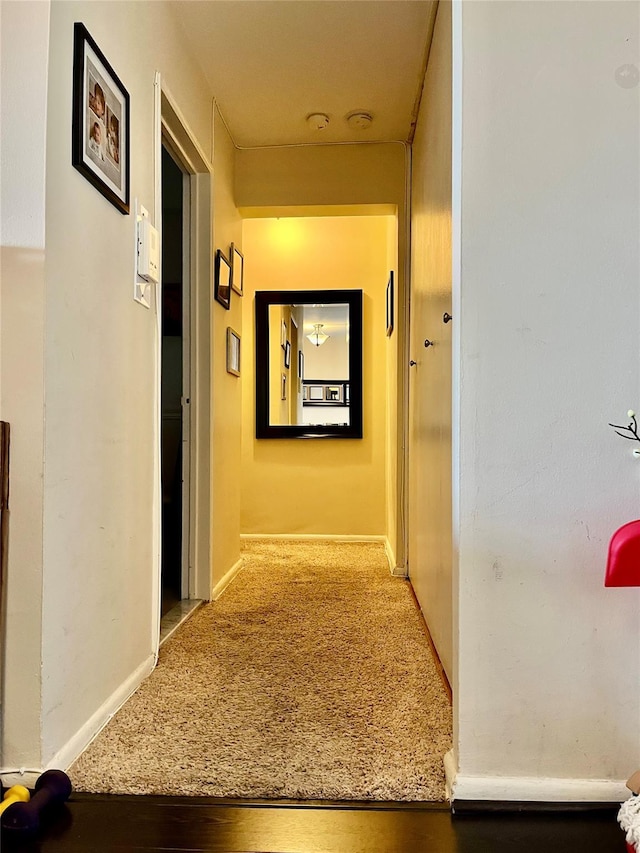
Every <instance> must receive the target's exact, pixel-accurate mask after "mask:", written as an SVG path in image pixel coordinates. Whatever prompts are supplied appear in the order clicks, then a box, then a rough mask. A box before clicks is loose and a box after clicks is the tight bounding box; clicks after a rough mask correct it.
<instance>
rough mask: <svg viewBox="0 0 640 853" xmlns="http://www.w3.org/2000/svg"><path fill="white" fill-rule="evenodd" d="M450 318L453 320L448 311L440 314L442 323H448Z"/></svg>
mask: <svg viewBox="0 0 640 853" xmlns="http://www.w3.org/2000/svg"><path fill="white" fill-rule="evenodd" d="M452 320H453V317H452V316H451V314H449V312H448V311H445V312H444V314H443V315H442V322H443V323H450V322H451V321H452Z"/></svg>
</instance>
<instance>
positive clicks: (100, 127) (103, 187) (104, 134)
mask: <svg viewBox="0 0 640 853" xmlns="http://www.w3.org/2000/svg"><path fill="white" fill-rule="evenodd" d="M129 113H130V110H129V93H128V92H127V90H126V89H125V88H124V86H123V85H122V83H121V81H120V78H119V77H118V76H117V74H116V73H115V71H114V70H113V68H112V67H111V66H110V65H109V63H108V62H107V60H106V58H105V56H104V54H103V53H102V51H101V50H100V48H99V47H98V45H97V44H96V43H95V41H94V40H93V39H92V38H91V36H90V35H89V31H88V30H87V28H86V27H85V26H84V24H81V23H79V22H76V23H75V24H74V30H73V118H72V126H71V134H72V139H71V163H72V165H73V166H74V167H75V168H76V169H77V170H78V171H79V172H80V173H81V174H82V175H84V177H85V178H86V179H87V180H88V181H89V182H90V183H92V184H93V185H94V187H95V188H96V189H97V190H99V191H100V192H101V193H102V195H103V196H104V197H105V198H106V199H107V200H108V201H110V202H111V204H113V205H114V207H117V208H118V210H119V211H120V213H124V214H128V213H129V137H130V132H129Z"/></svg>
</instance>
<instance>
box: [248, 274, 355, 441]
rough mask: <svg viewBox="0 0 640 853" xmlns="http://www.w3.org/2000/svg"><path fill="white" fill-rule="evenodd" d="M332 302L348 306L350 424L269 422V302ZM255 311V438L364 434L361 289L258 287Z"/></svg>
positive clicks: (293, 303) (301, 303)
mask: <svg viewBox="0 0 640 853" xmlns="http://www.w3.org/2000/svg"><path fill="white" fill-rule="evenodd" d="M331 304H347V305H348V306H349V385H350V401H349V408H350V415H349V420H350V423H349V425H348V426H314V427H309V426H305V425H304V424H292V425H289V424H286V425H282V426H276V425H274V424H270V423H269V306H270V305H331ZM255 311H256V343H255V346H256V438H362V291H361V290H259V291H256V302H255ZM296 357H297V356H296Z"/></svg>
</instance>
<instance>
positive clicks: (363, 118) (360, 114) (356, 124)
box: [346, 110, 373, 130]
mask: <svg viewBox="0 0 640 853" xmlns="http://www.w3.org/2000/svg"><path fill="white" fill-rule="evenodd" d="M346 119H347V124H348V125H349V127H351V128H353V129H354V130H368V129H369V128H370V127H371V124H372V122H373V116H372V115H371V113H366V112H364V111H363V110H355V112H352V113H349V115H348V116H347V117H346Z"/></svg>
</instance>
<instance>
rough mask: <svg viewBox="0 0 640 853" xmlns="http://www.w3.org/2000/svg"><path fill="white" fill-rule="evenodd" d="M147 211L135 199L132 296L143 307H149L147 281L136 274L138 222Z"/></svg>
mask: <svg viewBox="0 0 640 853" xmlns="http://www.w3.org/2000/svg"><path fill="white" fill-rule="evenodd" d="M148 218H149V211H148V210H147V209H146V207H143V206H142V205H141V204H139V203H138V199H136V200H135V219H134V222H135V231H134V235H133V298H134V299H135V301H136V302H138V303H139V304H140V305H143V306H144V307H145V308H150V307H151V303H150V301H149V287H150V285H149V282H148V281H145V280H144V279H143V278H141V277H140V276H139V275H138V222H140V220H141V219H148Z"/></svg>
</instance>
